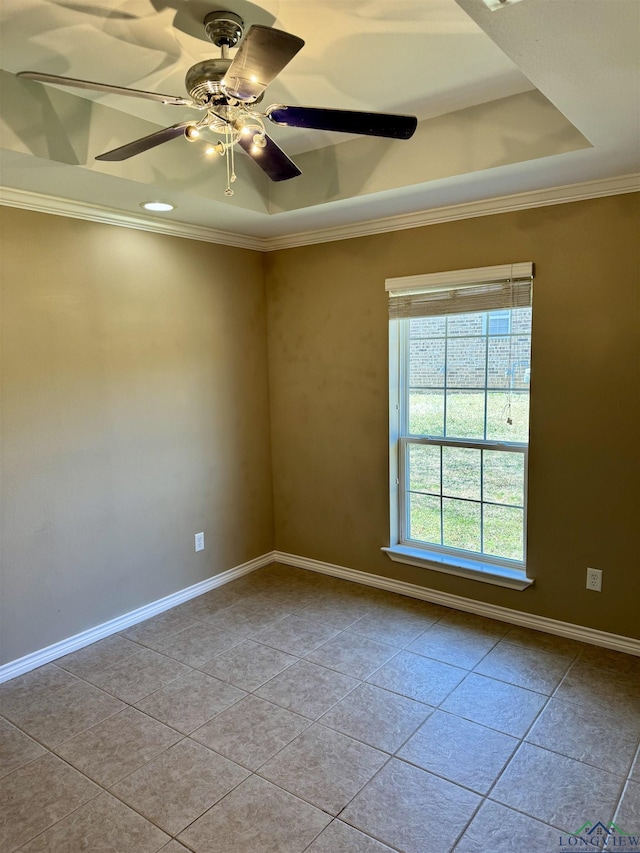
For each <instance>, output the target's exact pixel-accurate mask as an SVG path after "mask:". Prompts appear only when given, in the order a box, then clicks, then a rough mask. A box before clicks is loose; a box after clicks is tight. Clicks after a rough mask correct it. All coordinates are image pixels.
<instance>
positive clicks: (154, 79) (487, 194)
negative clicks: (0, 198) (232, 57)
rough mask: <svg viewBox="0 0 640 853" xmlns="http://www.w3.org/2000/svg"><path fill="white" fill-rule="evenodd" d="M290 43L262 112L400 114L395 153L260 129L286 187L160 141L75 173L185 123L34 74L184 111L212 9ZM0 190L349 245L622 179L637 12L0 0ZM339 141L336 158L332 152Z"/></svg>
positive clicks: (477, 0)
mask: <svg viewBox="0 0 640 853" xmlns="http://www.w3.org/2000/svg"><path fill="white" fill-rule="evenodd" d="M220 7H224V8H228V9H230V10H231V11H234V12H236V13H239V14H240V15H241V16H242V17H243V19H244V20H245V23H246V24H247V25H251V24H253V23H259V24H266V25H273V26H276V27H278V28H279V29H284V30H287V31H288V32H292V33H294V34H296V35H298V36H300V37H301V38H303V39H304V40H305V42H306V44H305V47H304V48H303V49H302V51H301V52H300V53H299V54H298V56H296V57H295V58H294V59H293V60H292V62H291V63H290V64H289V65H288V66H287V67H286V68H285V69H284V71H283V72H282V73H281V74H280V75H279V77H278V79H277V80H276V81H274V83H273V84H272V85H271V86H270V87H269V89H268V90H267V93H266V96H265V101H264V103H265V104H268V103H290V104H304V105H317V106H333V107H339V108H346V109H365V110H379V111H383V112H395V111H397V112H411V113H414V114H415V115H417V117H418V119H419V121H420V125H419V129H418V132H417V133H416V135H415V137H414V138H413V139H412V140H409V141H407V142H403V141H393V142H388V141H387V140H371V139H368V138H367V139H360V138H358V137H346V136H345V135H335V134H327V133H322V132H320V131H303V130H301V129H295V128H276V127H273V128H271V127H270V128H269V133H270V135H272V136H273V137H274V139H276V140H277V141H278V143H279V144H280V145H281V146H282V147H283V148H284V149H285V150H286V151H287V153H288V154H289V155H290V156H293V158H294V159H295V160H296V161H297V162H298V163H299V165H300V166H301V168H302V170H303V175H302V176H301V177H299V178H295V179H293V180H292V181H289V182H286V185H285V184H280V185H273V184H269V182H268V181H267V180H266V178H265V177H264V176H263V174H262V173H261V171H260V170H259V169H258V168H257V167H256V166H255V164H254V163H252V162H250V161H249V160H248V158H246V157H245V156H244V155H242V154H240V156H239V157H238V160H239V161H240V163H239V169H238V174H239V179H238V182H237V184H236V194H235V195H234V197H233V198H232V199H227V198H226V197H225V196H224V187H225V177H224V163H223V162H222V161H221V160H217V161H214V162H212V161H210V160H207V159H206V158H205V157H204V156H203V154H202V148H199V147H198V146H194V145H190V144H189V143H187V142H186V141H185V140H183V139H177V140H175V141H173V142H170V143H167V144H166V145H164V146H161V147H159V148H156V149H153V150H151V151H148V152H146V153H144V154H142V155H139V156H138V157H134V158H132V159H131V160H128V161H125V162H123V163H96V161H95V160H94V157H95V156H96V155H97V154H99V153H101V152H102V151H105V150H107V149H109V148H113V147H116V146H117V145H121V144H124V143H125V142H128V141H130V140H132V139H134V138H136V137H138V136H143V135H146V134H147V133H150V132H152V131H153V130H156V129H157V128H158V127H162V126H166V125H169V124H173V123H175V122H178V121H183V120H185V119H186V118H188V117H189V115H191V114H192V112H190V111H189V110H188V109H186V108H182V107H169V106H163V105H160V104H155V103H150V102H145V101H141V100H137V99H131V98H124V97H117V96H113V95H109V96H104V95H97V94H94V93H89V92H85V91H82V90H72V89H64V90H62V89H58V88H57V87H56V88H54V87H43V86H42V85H41V84H38V83H34V82H31V81H23V80H18V79H16V78H15V77H14V76H13V75H14V74H15V72H17V71H20V70H26V69H29V70H37V71H41V72H46V73H52V74H61V75H66V76H70V77H80V78H84V79H89V80H96V81H102V82H107V83H111V84H114V85H120V86H130V87H134V88H140V89H147V90H150V91H158V92H163V93H167V94H174V95H184V93H185V90H184V82H183V81H184V74H185V72H186V70H187V69H188V68H189V66H190V65H192V64H194V63H195V62H197V61H200V60H202V59H205V58H208V57H211V56H215V55H217V50H216V48H214V47H213V45H211V44H210V43H209V42H208V41H207V40H206V39H205V37H204V31H203V28H202V23H201V22H202V19H203V18H204V16H205V15H206V14H207V13H208V12H210V11H214V10H216V9H217V8H220ZM0 26H1V29H0V32H1V43H0V47H1V57H2V58H1V61H0V66H1V68H2V69H3V70H2V72H0V73H1V75H2V76H1V81H2V92H3V99H2V109H1V110H0V119H1V122H0V133H1V135H0V169H1V172H0V182H1V183H2V184H3V185H4V186H6V187H9V188H12V189H14V190H23V191H27V192H32V193H43V194H45V195H49V196H57V197H60V198H63V199H69V200H72V201H77V202H82V203H84V204H90V205H96V206H99V207H104V208H110V209H114V210H119V211H122V212H124V213H129V214H132V215H133V214H135V215H141V211H140V208H139V205H140V203H141V202H143V201H145V200H148V199H151V198H161V199H163V200H168V201H171V202H173V203H174V204H176V209H175V210H174V211H173V212H172V213H170V214H168V219H169V220H173V221H174V222H182V223H187V224H191V225H194V226H199V227H203V228H211V229H219V230H223V231H227V232H233V233H236V234H239V235H252V236H255V237H274V236H278V235H284V234H293V233H298V232H304V231H310V230H313V229H318V228H329V227H338V226H349V225H352V224H353V223H357V222H363V221H367V220H373V219H380V218H382V217H388V216H395V215H399V214H408V213H413V212H416V211H422V210H429V209H432V208H438V207H442V206H446V205H452V204H462V203H465V202H471V201H477V200H479V199H487V198H492V197H496V196H503V195H508V194H513V193H522V192H528V191H533V190H540V189H543V188H547V187H554V186H560V185H566V184H573V183H579V182H583V181H593V180H597V179H603V178H611V177H614V176H618V175H627V174H630V173H634V172H637V171H638V170H640V82H639V81H640V68H639V57H640V49H639V48H640V35H639V33H640V3H639V2H638V0H521V2H519V3H515V4H513V5H509V6H505V7H504V8H502V9H499V10H498V11H496V12H491V11H489V10H488V9H487V7H486V6H485V5H484V3H483V2H482V0H262V2H261V3H260V6H257V5H255V4H253V3H250V2H248V0H126V2H123V0H99V2H95V0H3V2H2V6H1V7H0ZM347 140H348V141H347Z"/></svg>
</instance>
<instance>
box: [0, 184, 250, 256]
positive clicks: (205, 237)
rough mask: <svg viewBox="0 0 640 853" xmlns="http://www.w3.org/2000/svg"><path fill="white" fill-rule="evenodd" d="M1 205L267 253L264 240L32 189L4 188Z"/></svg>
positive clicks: (1, 193) (0, 192)
mask: <svg viewBox="0 0 640 853" xmlns="http://www.w3.org/2000/svg"><path fill="white" fill-rule="evenodd" d="M0 204H1V205H5V206H7V207H19V208H22V209H23V210H35V211H37V212H38V213H51V214H54V215H56V216H68V217H70V218H71V219H87V220H89V221H90V222H102V223H104V224H106V225H121V226H123V227H124V228H135V229H137V230H139V231H154V232H156V233H158V234H166V235H168V236H170V237H186V238H187V239H188V240H200V241H202V242H204V243H220V244H222V245H224V246H235V247H237V248H240V249H256V250H258V251H264V241H263V240H261V239H260V238H257V237H247V236H245V235H244V234H233V233H231V232H229V231H219V230H217V229H215V228H205V227H203V226H201V225H189V224H188V223H187V222H170V221H168V220H163V219H159V218H156V217H153V216H135V215H134V214H131V213H127V212H126V211H123V210H117V209H116V208H111V207H97V206H96V205H94V204H90V203H88V202H83V201H71V200H69V199H65V198H59V197H57V196H51V195H43V194H42V193H35V192H31V191H29V190H19V189H15V188H10V187H0Z"/></svg>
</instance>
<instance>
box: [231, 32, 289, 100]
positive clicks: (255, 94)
mask: <svg viewBox="0 0 640 853" xmlns="http://www.w3.org/2000/svg"><path fill="white" fill-rule="evenodd" d="M303 45H304V41H303V40H302V39H301V38H298V36H294V35H291V33H285V32H283V31H282V30H274V29H273V27H262V26H258V25H254V26H252V27H250V29H249V32H248V33H247V34H246V36H245V37H244V39H243V40H242V42H241V44H240V47H239V49H238V52H237V53H236V55H235V57H234V58H233V60H232V62H231V65H230V66H229V68H228V69H227V73H226V74H225V76H224V80H223V81H222V83H223V86H224V90H225V92H226V93H227V94H228V95H230V96H231V97H232V98H237V99H238V100H240V101H249V102H253V101H255V100H257V98H259V97H260V95H261V94H262V93H263V92H264V90H265V89H266V88H267V86H268V85H269V83H271V81H272V80H273V79H274V78H275V77H277V75H278V74H279V73H280V72H281V71H282V69H283V68H284V67H285V65H287V63H289V62H290V61H291V60H292V59H293V57H294V56H295V55H296V53H297V52H298V51H299V50H300V48H301V47H303Z"/></svg>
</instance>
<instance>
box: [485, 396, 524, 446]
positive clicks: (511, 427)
mask: <svg viewBox="0 0 640 853" xmlns="http://www.w3.org/2000/svg"><path fill="white" fill-rule="evenodd" d="M509 421H511V423H509ZM487 438H488V439H497V440H500V441H523V442H527V441H528V440H529V392H528V391H514V392H509V391H489V393H488V394H487Z"/></svg>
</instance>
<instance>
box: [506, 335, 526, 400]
mask: <svg viewBox="0 0 640 853" xmlns="http://www.w3.org/2000/svg"><path fill="white" fill-rule="evenodd" d="M511 340H512V352H513V361H512V364H511V371H510V380H511V387H512V388H528V387H529V382H530V380H531V338H530V337H529V335H515V336H513V337H512V339H511Z"/></svg>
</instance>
